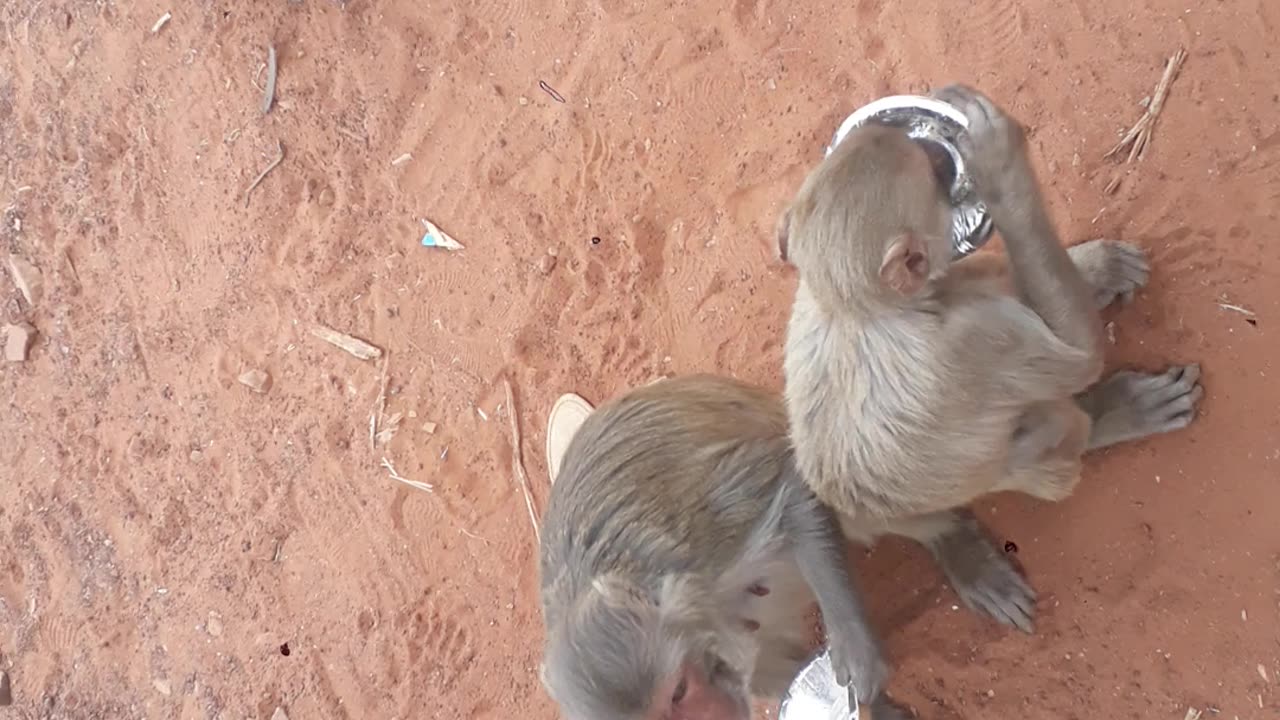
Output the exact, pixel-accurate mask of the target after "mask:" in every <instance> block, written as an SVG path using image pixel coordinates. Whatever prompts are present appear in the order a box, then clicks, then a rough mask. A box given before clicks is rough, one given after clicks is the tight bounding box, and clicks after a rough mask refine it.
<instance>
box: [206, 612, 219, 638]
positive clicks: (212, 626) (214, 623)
mask: <svg viewBox="0 0 1280 720" xmlns="http://www.w3.org/2000/svg"><path fill="white" fill-rule="evenodd" d="M204 629H205V630H207V631H209V634H210V635H212V636H214V637H221V636H222V618H221V617H219V616H218V613H213V612H211V613H209V621H208V622H206V623H205V624H204Z"/></svg>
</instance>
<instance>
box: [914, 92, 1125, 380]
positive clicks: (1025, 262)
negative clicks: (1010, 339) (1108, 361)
mask: <svg viewBox="0 0 1280 720" xmlns="http://www.w3.org/2000/svg"><path fill="white" fill-rule="evenodd" d="M939 97H941V98H942V99H944V100H946V101H947V102H950V103H952V104H954V105H955V106H956V107H958V108H959V109H960V110H961V111H962V112H964V114H965V117H966V118H968V120H969V129H968V132H967V133H965V136H964V138H963V140H962V142H961V144H960V145H961V147H960V150H961V152H962V153H963V154H964V156H965V161H966V163H967V164H968V165H969V167H970V168H971V170H972V172H973V175H974V180H975V182H976V185H977V189H978V192H979V194H980V196H981V197H982V199H983V201H984V202H985V203H986V204H987V207H988V208H989V209H990V211H991V216H992V219H993V220H994V221H995V225H996V227H997V228H998V229H999V230H1000V234H1001V235H1002V236H1003V237H1004V240H1005V246H1006V248H1007V250H1008V253H1009V261H1010V263H1011V264H1012V266H1013V281H1014V286H1015V287H1016V288H1017V292H1018V295H1019V297H1021V298H1022V300H1023V302H1025V303H1026V304H1027V306H1028V307H1030V308H1031V309H1032V310H1033V311H1035V313H1036V314H1037V315H1039V316H1040V318H1041V319H1042V320H1043V321H1044V324H1045V325H1047V326H1048V328H1049V330H1050V331H1052V333H1053V335H1054V336H1056V337H1057V338H1058V339H1059V340H1060V341H1061V342H1062V343H1064V344H1066V345H1068V346H1070V347H1072V348H1075V349H1076V350H1079V351H1080V353H1078V355H1079V356H1080V357H1081V361H1082V362H1085V363H1087V364H1089V365H1090V366H1091V367H1092V369H1093V370H1094V372H1093V373H1092V374H1093V378H1092V379H1094V380H1096V379H1097V376H1098V375H1100V374H1101V372H1102V343H1101V328H1102V322H1101V319H1100V318H1099V316H1098V313H1097V310H1096V309H1095V308H1094V301H1093V293H1092V291H1091V290H1090V288H1089V286H1088V284H1087V283H1086V282H1085V280H1084V277H1083V276H1081V274H1080V271H1079V270H1078V269H1077V268H1076V266H1075V264H1074V263H1073V262H1072V261H1071V257H1070V255H1068V254H1067V250H1066V248H1064V247H1063V246H1062V243H1061V242H1059V240H1058V233H1057V231H1056V230H1055V229H1054V227H1053V222H1052V220H1050V218H1049V214H1048V212H1046V210H1045V207H1044V201H1043V198H1042V197H1041V194H1040V186H1039V183H1038V182H1037V180H1036V176H1035V171H1034V170H1033V169H1032V167H1031V162H1030V160H1029V159H1028V157H1027V148H1026V137H1025V134H1024V132H1023V130H1022V127H1021V126H1020V125H1019V124H1018V122H1017V121H1016V120H1014V119H1013V118H1012V117H1010V116H1009V115H1007V114H1006V113H1005V112H1004V111H1003V110H1001V109H1000V108H998V107H996V105H995V104H994V103H992V102H991V100H989V99H988V98H986V97H985V96H983V95H982V94H981V93H978V92H975V91H973V90H971V89H969V88H964V87H951V88H947V89H945V90H943V91H941V92H940V93H939ZM1091 382H1092V380H1091V381H1090V383H1091ZM1090 383H1086V384H1090ZM1079 389H1083V387H1081V388H1079Z"/></svg>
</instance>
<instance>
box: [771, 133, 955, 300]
mask: <svg viewBox="0 0 1280 720" xmlns="http://www.w3.org/2000/svg"><path fill="white" fill-rule="evenodd" d="M938 150H939V152H938V153H933V152H930V150H929V148H928V147H927V146H925V145H923V144H921V143H918V142H916V141H914V140H912V139H911V138H909V137H907V135H906V133H905V132H903V131H902V130H901V129H898V128H891V127H887V126H883V125H874V124H872V125H864V126H862V127H860V128H857V129H855V130H853V131H852V132H850V133H849V134H848V135H847V136H845V138H844V140H842V141H841V142H840V144H839V145H837V146H836V148H835V150H834V151H833V152H832V153H831V154H830V155H829V156H828V157H827V158H826V159H825V160H824V161H823V162H822V164H820V165H819V166H818V167H817V168H816V169H814V170H813V172H811V173H810V174H809V177H808V178H806V179H805V182H804V185H803V186H801V188H800V192H799V193H798V194H797V195H796V198H795V200H794V201H793V202H792V203H791V205H790V207H788V208H787V210H786V212H785V213H784V214H783V216H782V219H781V220H780V221H779V223H778V253H779V255H780V256H781V257H782V259H783V260H785V261H788V262H790V263H792V264H793V265H795V266H796V268H797V269H798V270H799V271H800V276H801V278H802V279H803V280H804V281H805V282H806V283H809V284H811V285H813V286H814V288H815V290H819V291H822V292H824V293H827V294H834V295H835V297H836V298H838V299H840V300H843V301H857V300H861V299H866V298H868V297H875V296H882V297H887V298H889V299H893V298H910V297H912V296H914V295H916V294H918V293H920V292H922V291H923V290H924V289H925V288H926V286H927V285H928V284H929V280H931V279H933V278H936V277H938V276H939V275H941V274H942V273H943V272H945V271H946V268H947V265H948V264H949V262H950V260H951V257H952V244H951V217H952V206H951V201H950V196H949V192H948V190H949V188H950V182H951V179H952V178H951V177H950V176H949V175H948V172H954V170H950V171H949V170H948V168H949V163H948V161H947V158H946V156H945V151H943V150H941V149H940V148H939V149H938Z"/></svg>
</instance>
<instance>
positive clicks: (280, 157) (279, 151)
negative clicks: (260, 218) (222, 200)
mask: <svg viewBox="0 0 1280 720" xmlns="http://www.w3.org/2000/svg"><path fill="white" fill-rule="evenodd" d="M282 162H284V143H282V142H280V141H279V140H277V141H276V158H275V159H274V160H272V161H271V164H270V165H268V166H267V167H266V169H265V170H263V171H262V172H260V173H258V177H256V178H254V179H253V182H251V183H249V187H248V189H246V190H245V191H244V206H245V207H249V195H250V194H251V193H252V192H253V189H254V188H256V187H258V186H259V185H261V184H262V179H263V178H265V177H266V176H267V173H269V172H271V171H272V170H275V169H276V166H277V165H279V164H280V163H282Z"/></svg>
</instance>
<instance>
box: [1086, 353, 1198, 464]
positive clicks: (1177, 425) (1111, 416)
mask: <svg viewBox="0 0 1280 720" xmlns="http://www.w3.org/2000/svg"><path fill="white" fill-rule="evenodd" d="M1203 396H1204V388H1203V387H1201V386H1200V366H1199V365H1182V366H1176V365H1175V366H1174V367H1171V368H1169V369H1168V370H1166V371H1165V372H1162V373H1157V374H1147V373H1140V372H1133V371H1129V370H1125V371H1121V372H1118V373H1116V374H1114V375H1112V376H1111V377H1109V378H1107V379H1105V380H1103V381H1102V382H1100V383H1098V384H1097V385H1094V386H1093V387H1092V388H1089V389H1088V390H1086V391H1085V392H1083V393H1081V394H1080V395H1077V396H1076V402H1077V403H1079V405H1080V407H1081V408H1082V409H1083V410H1084V411H1085V412H1086V413H1088V414H1089V417H1090V418H1092V420H1093V427H1092V430H1091V431H1090V433H1089V442H1088V449H1090V450H1094V449H1097V448H1102V447H1106V446H1108V445H1115V444H1116V443H1121V442H1125V441H1126V440H1136V439H1138V438H1142V437H1147V436H1148V435H1158V434H1160V433H1166V432H1171V431H1173V430H1178V429H1181V428H1184V427H1186V426H1187V425H1189V424H1190V423H1191V421H1192V420H1193V419H1195V415H1196V405H1197V404H1198V403H1199V402H1200V398H1201V397H1203Z"/></svg>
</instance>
